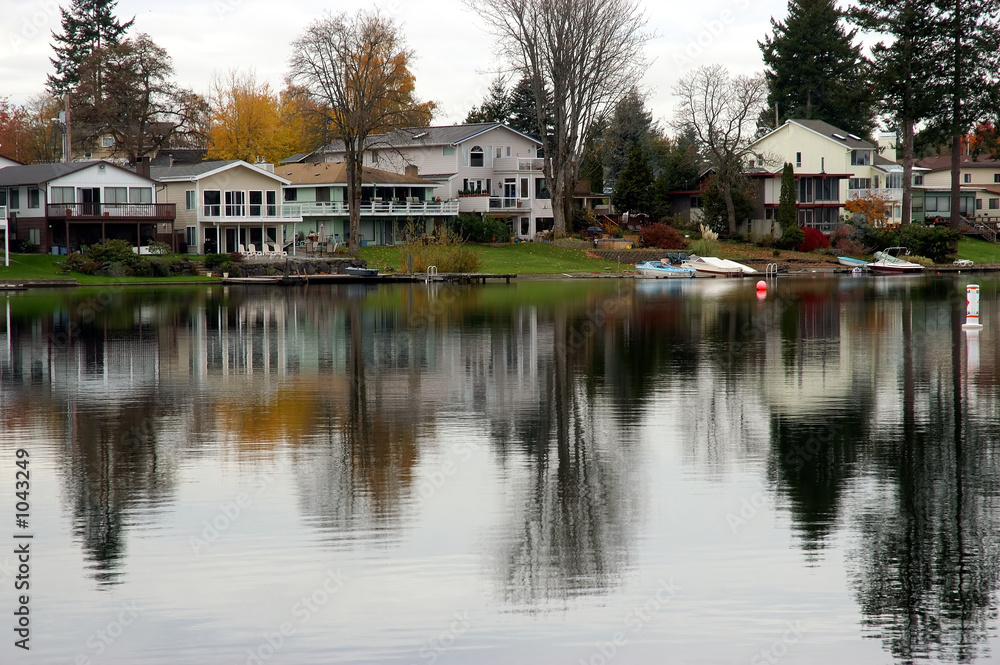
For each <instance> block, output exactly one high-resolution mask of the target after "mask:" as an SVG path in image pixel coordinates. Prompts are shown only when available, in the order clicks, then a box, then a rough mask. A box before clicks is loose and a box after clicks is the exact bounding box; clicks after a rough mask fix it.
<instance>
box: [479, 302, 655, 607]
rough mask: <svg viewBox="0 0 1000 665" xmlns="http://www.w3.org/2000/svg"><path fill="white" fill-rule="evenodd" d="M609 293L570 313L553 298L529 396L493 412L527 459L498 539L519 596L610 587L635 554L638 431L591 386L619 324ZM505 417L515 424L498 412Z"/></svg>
mask: <svg viewBox="0 0 1000 665" xmlns="http://www.w3.org/2000/svg"><path fill="white" fill-rule="evenodd" d="M606 302H607V301H604V300H601V301H599V302H597V303H594V304H593V305H592V306H591V307H590V308H588V311H586V312H584V313H579V312H578V313H576V314H575V315H574V316H572V317H571V314H570V310H569V307H568V306H567V305H566V304H563V305H560V306H557V307H555V308H554V309H553V310H552V311H551V316H552V320H551V329H552V332H553V345H552V349H553V351H552V354H551V355H550V356H549V355H547V354H546V356H544V357H543V359H540V360H539V363H540V364H541V365H542V366H541V367H539V368H538V370H539V380H538V381H537V382H536V384H535V386H534V390H535V392H534V393H533V394H531V395H530V397H529V398H528V400H527V401H529V402H530V404H531V406H530V407H527V406H526V407H523V408H521V409H518V410H516V411H514V412H510V413H507V414H502V415H501V414H496V413H494V414H491V415H492V417H493V420H494V434H497V433H498V432H502V431H506V432H507V433H508V436H504V437H500V440H499V441H498V444H499V446H500V449H501V450H502V451H504V452H505V454H506V456H507V457H509V458H517V457H521V458H523V459H524V460H525V461H526V462H527V467H526V472H525V474H524V476H523V477H522V478H521V480H520V486H519V488H518V491H517V492H516V496H515V499H514V501H515V502H516V504H517V506H518V507H517V509H516V511H515V515H516V519H515V523H514V524H513V525H511V526H510V527H509V528H508V529H507V530H506V531H505V534H504V536H503V541H502V544H501V546H500V549H499V568H498V572H499V574H500V581H501V584H502V586H503V589H504V595H505V596H506V598H507V600H508V601H509V602H511V603H514V604H518V605H534V604H536V603H538V602H542V601H547V600H564V599H566V598H568V597H571V596H575V595H582V594H592V593H602V592H605V591H607V590H608V589H609V588H611V587H612V586H614V585H615V584H617V583H618V581H619V580H620V579H621V577H622V574H623V572H624V568H625V566H626V564H627V561H628V554H629V551H630V550H631V542H632V540H633V538H634V528H635V521H636V512H637V510H636V505H635V504H636V502H637V494H638V491H637V490H638V488H637V486H636V481H637V477H636V474H634V473H632V470H633V468H634V461H633V460H631V459H630V457H631V455H632V454H633V451H632V450H631V445H630V439H631V435H630V432H629V430H628V428H627V427H625V428H620V429H619V428H618V427H617V426H609V425H608V424H605V423H602V419H605V418H607V417H608V413H606V412H604V413H602V411H605V410H606V409H607V408H608V406H609V405H608V404H607V403H606V402H605V401H604V400H600V399H598V398H597V396H596V394H595V392H594V391H593V390H588V383H589V380H590V379H593V376H590V375H588V373H587V371H586V369H585V368H586V367H587V365H588V362H587V359H588V358H591V357H593V355H594V353H595V351H596V349H599V348H601V347H602V346H603V341H604V339H605V338H606V336H607V335H609V334H611V333H610V332H609V330H610V329H611V328H613V327H615V326H616V325H617V324H616V323H615V321H614V320H613V319H614V317H613V315H609V314H608V312H607V311H606V310H605V311H604V312H603V316H598V314H599V313H600V312H601V310H600V309H599V308H600V307H602V306H604V305H605V303H606ZM614 378H615V377H609V379H610V381H609V383H614ZM504 417H506V418H507V419H508V420H507V423H506V424H507V427H502V426H499V423H498V422H497V421H499V420H502V419H503V418H504Z"/></svg>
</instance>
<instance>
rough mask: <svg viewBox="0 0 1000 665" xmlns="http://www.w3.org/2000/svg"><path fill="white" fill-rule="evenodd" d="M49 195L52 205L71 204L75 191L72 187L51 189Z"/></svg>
mask: <svg viewBox="0 0 1000 665" xmlns="http://www.w3.org/2000/svg"><path fill="white" fill-rule="evenodd" d="M50 195H51V196H52V203H73V202H74V201H75V198H74V197H75V195H76V189H75V188H73V187H53V188H52V191H51V192H50Z"/></svg>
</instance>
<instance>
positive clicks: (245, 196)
mask: <svg viewBox="0 0 1000 665" xmlns="http://www.w3.org/2000/svg"><path fill="white" fill-rule="evenodd" d="M150 175H151V177H152V178H153V179H154V180H156V181H157V182H158V183H159V184H160V187H159V189H158V191H157V200H159V201H163V202H164V203H168V204H170V205H172V206H176V209H177V227H178V228H180V229H182V230H183V233H184V237H183V244H184V245H186V247H187V251H188V252H192V253H195V252H197V253H202V254H205V253H212V252H236V251H239V247H240V245H243V246H244V247H245V248H248V247H249V245H254V247H255V248H256V249H257V250H258V251H259V250H261V245H262V243H263V242H268V243H277V244H280V245H282V246H290V247H293V248H294V245H292V241H293V238H294V236H295V231H296V225H297V224H299V223H300V222H301V221H302V215H301V213H300V210H299V206H298V205H293V206H285V205H283V203H282V201H281V189H282V187H284V186H286V185H288V184H289V182H288V180H286V179H285V178H282V177H281V176H278V175H275V174H274V172H273V166H272V165H270V164H260V165H254V164H249V163H247V162H244V161H242V160H238V159H234V160H225V161H214V162H201V163H199V164H185V165H178V166H161V167H156V166H154V167H151V168H150Z"/></svg>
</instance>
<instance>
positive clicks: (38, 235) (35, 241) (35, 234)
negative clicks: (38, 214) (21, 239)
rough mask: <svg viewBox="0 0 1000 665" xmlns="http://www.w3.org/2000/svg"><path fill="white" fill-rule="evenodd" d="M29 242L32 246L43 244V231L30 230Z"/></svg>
mask: <svg viewBox="0 0 1000 665" xmlns="http://www.w3.org/2000/svg"><path fill="white" fill-rule="evenodd" d="M28 242H30V243H31V244H32V245H41V244H42V231H41V229H28Z"/></svg>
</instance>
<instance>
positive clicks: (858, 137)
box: [850, 134, 861, 141]
mask: <svg viewBox="0 0 1000 665" xmlns="http://www.w3.org/2000/svg"><path fill="white" fill-rule="evenodd" d="M850 137H851V138H852V139H854V140H855V141H860V140H861V137H860V136H858V135H857V134H851V135H850Z"/></svg>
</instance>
